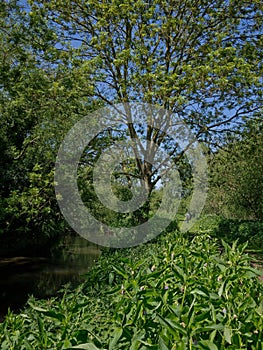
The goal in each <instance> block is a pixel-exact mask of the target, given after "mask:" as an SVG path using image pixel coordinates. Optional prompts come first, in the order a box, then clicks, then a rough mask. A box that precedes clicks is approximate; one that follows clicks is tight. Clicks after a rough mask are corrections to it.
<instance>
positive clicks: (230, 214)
mask: <svg viewBox="0 0 263 350" xmlns="http://www.w3.org/2000/svg"><path fill="white" fill-rule="evenodd" d="M260 118H261V117H260ZM262 135H263V134H262V118H261V119H258V121H257V122H254V123H252V122H250V123H249V124H248V125H247V127H246V128H245V129H244V130H243V133H242V134H241V136H240V138H239V140H235V141H231V142H229V143H228V144H227V145H226V146H225V147H224V148H223V149H222V150H220V151H219V152H218V153H217V154H216V156H215V158H214V159H213V160H212V162H211V174H212V179H211V187H210V200H209V201H208V203H209V204H208V206H210V207H211V208H212V210H213V211H214V212H215V213H217V214H219V215H222V216H224V217H227V218H232V219H247V220H262V219H263V182H262V173H263V161H262V151H263V137H262Z"/></svg>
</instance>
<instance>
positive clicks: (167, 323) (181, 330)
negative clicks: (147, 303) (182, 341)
mask: <svg viewBox="0 0 263 350" xmlns="http://www.w3.org/2000/svg"><path fill="white" fill-rule="evenodd" d="M157 319H159V321H160V323H161V324H162V325H163V326H164V327H166V328H168V329H169V330H170V331H171V332H172V333H175V334H177V333H178V332H179V333H181V334H183V335H187V331H186V330H185V329H184V328H183V327H182V326H181V325H179V324H177V323H174V322H173V321H171V320H169V319H167V318H163V317H162V316H161V315H158V316H157Z"/></svg>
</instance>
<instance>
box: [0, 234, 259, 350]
mask: <svg viewBox="0 0 263 350" xmlns="http://www.w3.org/2000/svg"><path fill="white" fill-rule="evenodd" d="M244 249H245V247H242V246H238V245H237V244H235V243H234V244H233V245H232V246H229V245H227V244H226V243H223V245H222V244H221V243H220V241H218V240H217V239H215V238H212V237H211V236H210V235H208V234H204V233H201V234H200V233H195V234H194V235H193V234H192V235H186V234H185V235H182V234H180V233H178V232H172V233H169V234H165V235H163V236H161V237H159V238H158V239H157V240H156V242H154V243H148V244H144V245H141V246H139V247H136V248H131V249H123V250H117V251H115V252H113V253H109V252H106V251H105V252H104V253H103V255H102V256H101V258H100V259H99V260H98V261H97V263H96V264H95V265H94V267H93V268H92V269H91V270H90V272H89V273H88V274H87V276H86V281H85V283H83V284H81V285H79V286H78V287H77V288H75V289H74V290H73V291H70V290H68V289H64V290H63V291H61V292H60V296H59V297H57V298H50V299H49V300H36V299H33V298H31V299H30V300H29V303H28V306H27V308H26V309H25V310H24V311H23V312H22V313H21V314H19V315H13V314H8V315H7V317H6V319H5V321H4V323H3V324H1V325H0V334H1V342H0V343H1V344H4V345H2V349H4V348H13V349H23V348H25V349H74V348H78V349H123V350H127V349H149V348H151V349H156V350H157V349H172V348H173V346H174V344H176V345H177V348H178V349H195V348H196V349H206V348H213V349H225V348H231V349H236V348H239V349H249V348H251V349H252V348H254V349H259V346H260V344H261V342H262V341H263V339H262V334H263V324H262V317H263V285H262V283H260V281H259V278H258V277H259V276H260V275H261V273H260V272H259V271H257V270H256V269H254V268H253V267H252V266H251V261H250V259H249V257H248V255H247V254H245V253H244Z"/></svg>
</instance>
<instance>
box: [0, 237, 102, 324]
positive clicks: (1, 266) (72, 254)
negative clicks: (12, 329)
mask: <svg viewBox="0 0 263 350" xmlns="http://www.w3.org/2000/svg"><path fill="white" fill-rule="evenodd" d="M99 255H100V250H99V248H98V247H96V246H95V245H92V244H91V243H89V242H87V241H86V240H84V239H82V238H81V237H74V238H72V237H67V238H66V239H65V240H64V242H63V243H62V244H60V247H59V249H57V251H56V253H54V256H53V257H52V258H45V257H23V256H17V257H13V258H6V259H0V320H2V319H3V317H4V315H5V314H6V313H7V310H8V308H10V309H11V310H13V311H19V309H20V308H21V307H23V306H24V304H25V303H26V301H27V299H28V296H29V295H34V296H35V297H37V298H48V297H50V296H54V295H56V293H57V291H58V290H59V289H60V288H61V287H62V286H63V285H64V284H67V283H71V284H72V285H77V284H78V283H79V282H82V281H84V279H85V273H87V272H88V270H89V269H90V268H91V266H92V265H93V264H94V262H95V261H96V260H97V258H98V257H99Z"/></svg>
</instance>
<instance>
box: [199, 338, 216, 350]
mask: <svg viewBox="0 0 263 350" xmlns="http://www.w3.org/2000/svg"><path fill="white" fill-rule="evenodd" d="M200 344H202V345H203V346H204V349H209V350H218V347H217V346H216V345H215V344H214V343H212V342H211V341H209V340H202V341H201V342H200Z"/></svg>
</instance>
